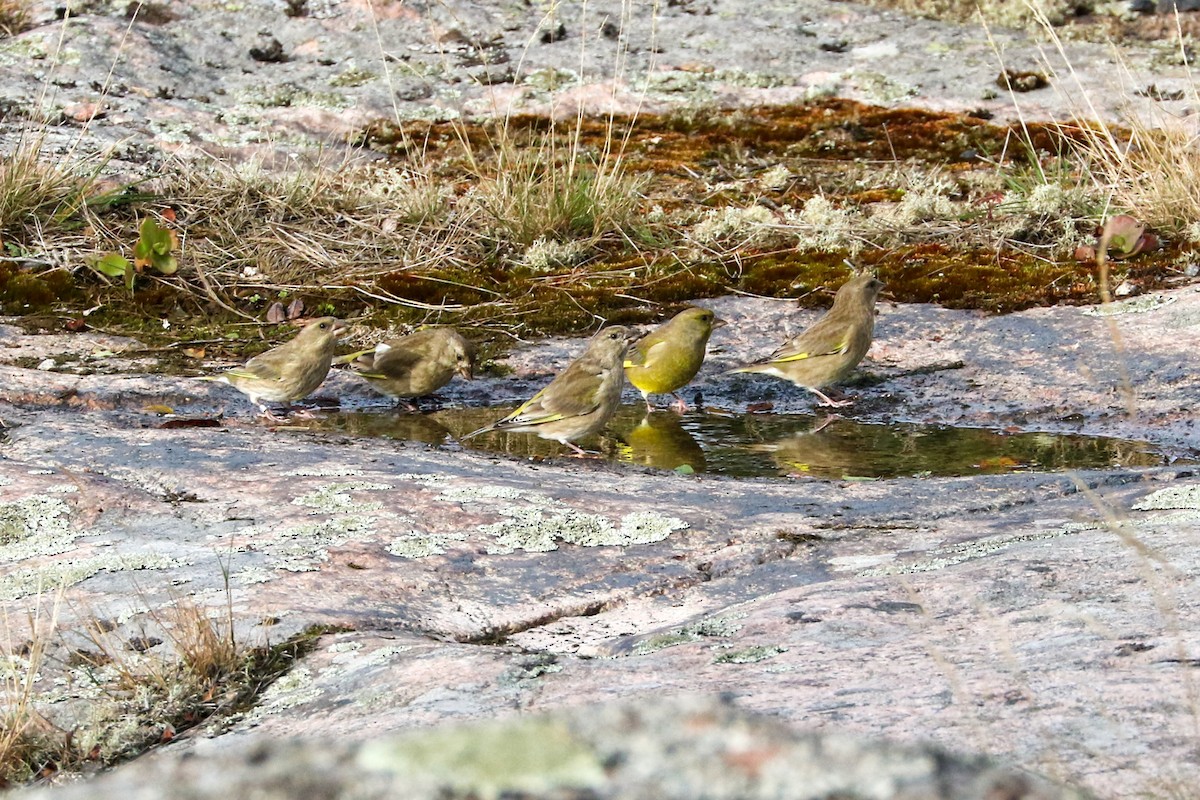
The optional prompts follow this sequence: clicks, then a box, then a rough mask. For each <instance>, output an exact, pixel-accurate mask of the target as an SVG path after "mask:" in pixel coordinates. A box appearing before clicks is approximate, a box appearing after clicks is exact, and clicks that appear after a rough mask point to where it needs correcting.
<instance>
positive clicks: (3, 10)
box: [0, 0, 31, 37]
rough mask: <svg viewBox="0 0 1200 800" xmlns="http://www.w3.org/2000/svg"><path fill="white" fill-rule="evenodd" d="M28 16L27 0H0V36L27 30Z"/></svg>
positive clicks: (12, 34) (13, 34)
mask: <svg viewBox="0 0 1200 800" xmlns="http://www.w3.org/2000/svg"><path fill="white" fill-rule="evenodd" d="M30 18H31V15H30V8H29V2H28V0H0V37H4V36H16V35H17V34H18V33H20V32H21V31H25V30H28V29H29V24H30Z"/></svg>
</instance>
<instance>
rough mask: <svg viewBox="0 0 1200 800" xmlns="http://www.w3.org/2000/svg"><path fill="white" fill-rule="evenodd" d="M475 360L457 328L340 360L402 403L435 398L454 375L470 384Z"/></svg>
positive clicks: (389, 343)
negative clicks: (418, 398) (429, 396)
mask: <svg viewBox="0 0 1200 800" xmlns="http://www.w3.org/2000/svg"><path fill="white" fill-rule="evenodd" d="M474 360H475V352H474V348H473V347H472V346H471V343H470V342H468V341H467V340H466V339H464V338H463V337H462V335H461V334H460V333H459V332H458V331H456V330H455V329H454V328H427V329H425V330H423V331H417V332H416V333H410V334H408V335H407V336H401V337H399V338H397V339H389V340H388V341H386V342H380V343H379V344H377V345H375V349H374V350H362V351H359V352H357V353H351V354H350V355H347V356H342V357H340V358H339V359H338V361H339V362H342V363H349V364H350V369H351V370H353V371H354V372H355V373H356V374H358V375H359V376H361V377H362V378H365V379H366V380H367V382H368V383H370V384H371V386H373V387H374V388H375V389H376V390H378V391H379V392H381V393H383V394H386V395H388V396H389V397H395V398H397V399H399V400H402V401H409V400H411V399H412V398H416V397H424V396H425V395H427V394H433V393H434V392H436V391H437V390H438V389H440V388H442V387H443V386H445V385H446V384H447V383H449V382H450V381H451V379H453V378H454V376H455V375H460V376H462V378H463V379H465V380H468V381H469V380H471V377H472V369H473V367H474ZM405 404H406V405H407V406H408V407H409V408H410V409H415V408H416V406H414V405H413V404H412V403H411V402H406V403H405Z"/></svg>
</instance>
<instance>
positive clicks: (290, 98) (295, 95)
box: [234, 83, 354, 111]
mask: <svg viewBox="0 0 1200 800" xmlns="http://www.w3.org/2000/svg"><path fill="white" fill-rule="evenodd" d="M234 99H235V101H236V102H238V103H242V104H244V105H247V106H252V107H258V108H296V107H300V106H309V107H315V108H326V109H330V110H332V111H343V110H345V109H347V108H350V107H351V106H353V105H354V101H353V100H351V99H350V98H348V97H346V96H345V95H341V94H338V93H336V92H313V91H309V90H308V89H305V88H303V87H301V86H297V85H295V84H289V83H284V84H269V85H268V84H263V85H251V86H248V87H247V88H244V89H241V90H239V91H238V92H236V93H235V95H234Z"/></svg>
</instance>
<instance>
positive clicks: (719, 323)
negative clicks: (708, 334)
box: [712, 317, 729, 331]
mask: <svg viewBox="0 0 1200 800" xmlns="http://www.w3.org/2000/svg"><path fill="white" fill-rule="evenodd" d="M728 324H729V323H728V322H726V321H725V320H723V319H721V318H720V317H713V321H712V329H713V330H714V331H715V330H716V329H717V328H724V327H725V326H726V325H728Z"/></svg>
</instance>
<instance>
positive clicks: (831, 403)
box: [808, 386, 854, 408]
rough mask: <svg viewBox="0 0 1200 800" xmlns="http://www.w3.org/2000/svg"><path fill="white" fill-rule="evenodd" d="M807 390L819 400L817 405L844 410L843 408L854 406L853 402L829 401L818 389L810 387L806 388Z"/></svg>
mask: <svg viewBox="0 0 1200 800" xmlns="http://www.w3.org/2000/svg"><path fill="white" fill-rule="evenodd" d="M808 390H809V391H810V392H812V393H813V394H815V395H816V396H817V397H819V398H821V402H820V403H819V404H818V405H822V406H828V407H830V408H844V407H845V406H850V405H854V401H853V400H831V399H830V398H829V397H827V396H826V395H825V393H824V392H822V391H821V390H820V389H814V388H813V387H811V386H810V387H808Z"/></svg>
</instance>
